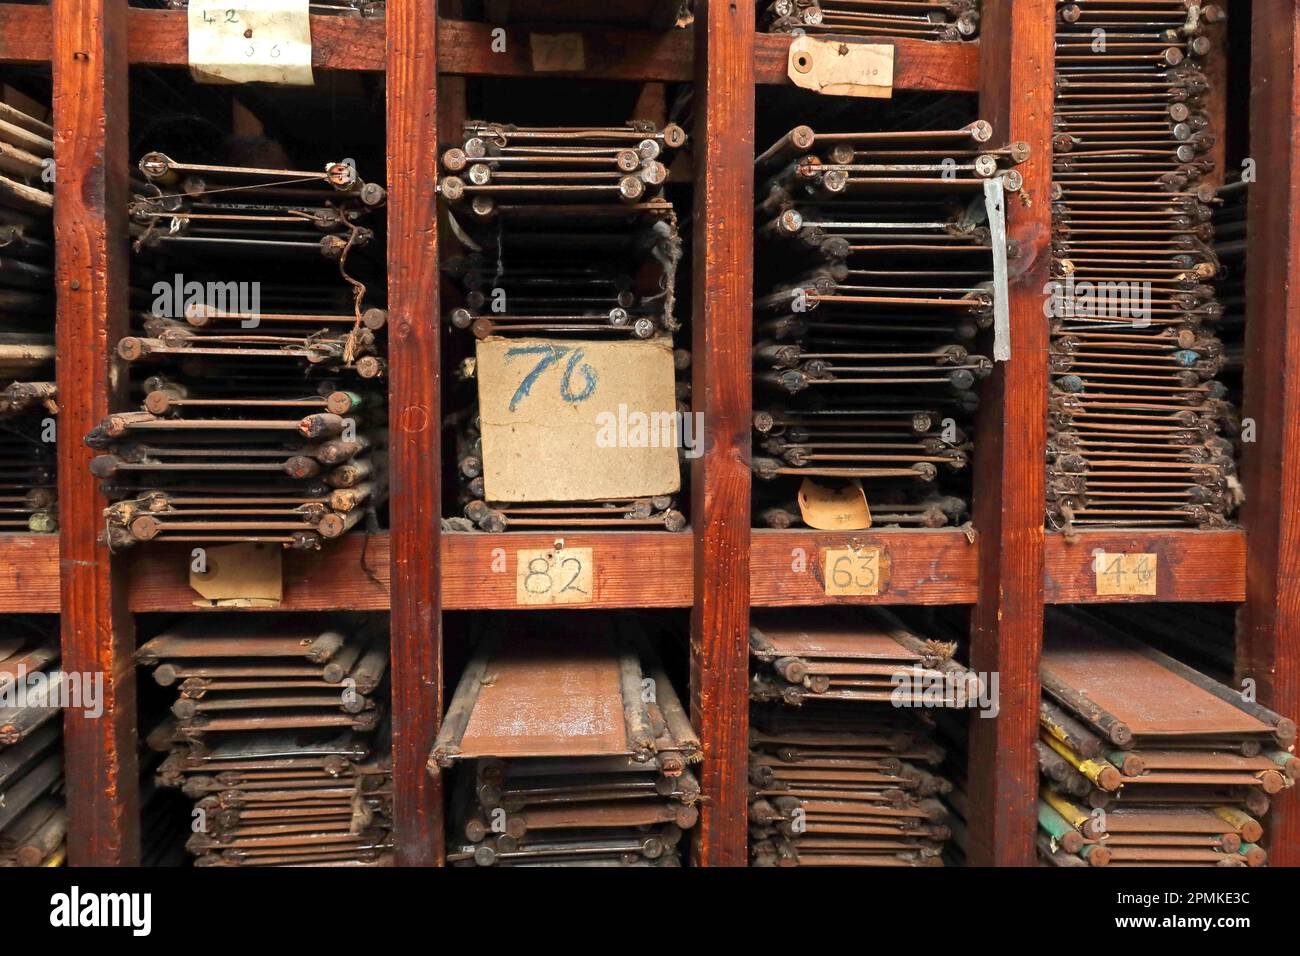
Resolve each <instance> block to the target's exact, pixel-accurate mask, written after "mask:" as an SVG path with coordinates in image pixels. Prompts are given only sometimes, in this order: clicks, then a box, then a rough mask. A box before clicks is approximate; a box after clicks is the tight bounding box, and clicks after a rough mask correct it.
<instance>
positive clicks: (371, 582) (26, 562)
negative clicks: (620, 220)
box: [0, 529, 1246, 614]
mask: <svg viewBox="0 0 1300 956" xmlns="http://www.w3.org/2000/svg"><path fill="white" fill-rule="evenodd" d="M561 537H562V538H564V540H565V545H566V547H590V548H592V549H593V551H594V552H595V554H594V558H595V562H596V578H595V584H596V587H597V589H598V590H597V591H596V593H595V600H594V601H593V602H592V604H591V605H589V606H590V607H690V605H691V601H692V590H693V589H692V586H691V578H692V574H693V569H692V557H691V539H690V536H689V535H688V534H685V533H682V534H665V533H663V532H659V531H599V532H588V533H583V534H576V535H575V534H572V533H569V534H557V533H554V532H537V533H526V534H525V533H518V534H517V533H513V532H512V533H510V534H505V535H488V534H475V533H468V532H455V533H448V534H445V535H443V540H442V553H443V561H444V570H443V583H442V591H443V606H444V607H446V608H447V609H449V610H472V609H477V608H512V607H515V606H516V605H515V590H514V588H515V560H516V558H515V553H516V552H517V551H520V550H523V549H538V548H547V547H550V546H551V545H552V544H553V543H554V542H555V540H556V539H557V538H561ZM751 540H752V544H751V552H750V602H751V603H752V604H753V605H754V606H755V607H783V606H796V607H803V606H813V605H820V604H970V603H972V602H974V600H975V595H976V588H977V586H978V574H979V569H978V563H977V558H978V549H977V547H976V545H974V544H971V543H970V542H969V541H968V540H967V538H966V536H965V535H964V534H963V533H962V532H960V531H957V530H955V529H939V530H935V531H863V532H859V533H852V534H835V533H830V532H823V531H802V530H800V531H769V530H756V531H754V532H753V534H752V538H751ZM850 547H879V548H881V549H883V553H884V555H885V557H886V563H887V566H888V572H887V574H886V577H885V579H884V581H883V582H882V587H881V591H880V594H879V595H876V596H863V597H827V596H826V591H825V584H824V581H823V580H822V567H821V565H822V557H821V555H822V551H823V550H824V549H826V548H850ZM1097 549H1101V550H1103V551H1105V552H1107V553H1110V554H1113V553H1122V552H1129V553H1134V552H1138V553H1146V554H1155V555H1156V556H1157V558H1156V593H1155V595H1143V596H1138V597H1129V598H1124V597H1110V596H1100V597H1099V596H1098V595H1097V593H1096V590H1097V588H1096V575H1095V573H1094V572H1093V569H1092V558H1093V552H1094V551H1096V550H1097ZM1046 551H1047V554H1046V580H1047V587H1046V591H1047V594H1046V597H1047V603H1049V604H1081V603H1090V602H1096V601H1124V600H1129V601H1135V600H1136V601H1177V602H1183V601H1225V602H1236V601H1243V600H1245V595H1246V536H1245V533H1244V532H1241V531H1235V530H1232V531H1193V530H1187V531H1183V530H1168V531H1148V532H1097V531H1089V532H1083V533H1081V534H1080V535H1079V537H1078V540H1077V541H1076V542H1075V543H1074V544H1068V543H1066V541H1065V538H1064V537H1063V536H1062V535H1059V534H1049V535H1047V542H1046ZM503 557H504V559H505V562H506V563H505V569H506V570H505V571H504V572H502V571H500V570H498V569H499V568H500V567H502V565H501V561H502V558H503ZM58 560H59V557H58V536H57V535H38V534H37V535H33V534H6V535H0V611H3V612H14V611H30V612H32V613H35V614H55V613H58V610H59V593H58V590H59V589H58ZM126 563H127V565H128V569H129V571H128V573H129V581H130V589H131V610H132V611H135V612H137V613H140V612H147V611H177V610H184V609H186V608H187V607H189V606H190V603H191V602H192V601H194V600H195V599H196V598H197V595H196V594H195V593H194V592H193V591H191V590H190V587H189V559H188V552H187V551H186V550H184V549H177V548H170V547H167V546H165V545H160V546H156V547H142V548H136V549H135V550H133V551H131V552H128V553H127V555H126ZM284 569H285V570H284V595H285V602H284V605H283V609H284V610H287V611H290V610H299V611H328V610H338V609H344V608H355V609H356V610H362V611H384V610H387V609H388V582H389V538H388V535H387V534H386V533H385V534H378V535H372V536H370V537H369V538H368V539H367V538H366V537H365V536H363V535H350V536H348V537H346V538H344V539H343V540H342V541H338V542H335V543H333V544H331V545H329V546H327V547H326V548H325V549H324V550H321V551H307V552H298V551H288V552H285V558H284ZM372 575H373V577H372Z"/></svg>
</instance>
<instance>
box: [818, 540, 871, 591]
mask: <svg viewBox="0 0 1300 956" xmlns="http://www.w3.org/2000/svg"><path fill="white" fill-rule="evenodd" d="M883 574H884V572H883V562H882V561H881V549H880V548H826V549H824V550H823V551H822V582H823V583H824V585H825V591H826V596H827V597H863V596H866V597H871V596H874V595H877V594H879V593H880V588H881V584H882V577H883Z"/></svg>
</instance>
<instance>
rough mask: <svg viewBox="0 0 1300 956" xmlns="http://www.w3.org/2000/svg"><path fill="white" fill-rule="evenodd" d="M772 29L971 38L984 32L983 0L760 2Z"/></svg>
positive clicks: (815, 33) (765, 23)
mask: <svg viewBox="0 0 1300 956" xmlns="http://www.w3.org/2000/svg"><path fill="white" fill-rule="evenodd" d="M759 19H760V23H761V24H762V25H763V26H764V27H765V28H766V29H767V30H768V32H769V33H796V34H808V35H809V36H831V37H903V38H909V39H914V40H966V39H970V38H973V37H974V36H975V35H976V34H977V33H979V24H980V5H979V0H770V2H768V3H766V4H762V3H760V4H759Z"/></svg>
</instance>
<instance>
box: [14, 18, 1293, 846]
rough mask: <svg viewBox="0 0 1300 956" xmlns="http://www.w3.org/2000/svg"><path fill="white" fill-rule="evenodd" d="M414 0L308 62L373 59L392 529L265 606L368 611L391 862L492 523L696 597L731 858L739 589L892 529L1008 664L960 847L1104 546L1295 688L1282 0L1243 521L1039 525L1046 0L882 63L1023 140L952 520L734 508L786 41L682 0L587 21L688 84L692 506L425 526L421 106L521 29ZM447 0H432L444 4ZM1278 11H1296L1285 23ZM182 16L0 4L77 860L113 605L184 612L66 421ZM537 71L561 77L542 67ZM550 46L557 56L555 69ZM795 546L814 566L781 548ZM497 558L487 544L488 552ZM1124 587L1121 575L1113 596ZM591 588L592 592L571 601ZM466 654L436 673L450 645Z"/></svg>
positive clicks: (1025, 771) (432, 204)
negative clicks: (45, 73)
mask: <svg viewBox="0 0 1300 956" xmlns="http://www.w3.org/2000/svg"><path fill="white" fill-rule="evenodd" d="M434 6H435V5H434V3H433V2H432V0H389V2H388V8H387V18H386V20H353V19H344V18H332V17H326V16H321V17H313V21H312V30H313V48H314V61H315V65H316V66H317V67H319V68H322V69H331V70H361V71H372V72H381V71H382V72H384V73H385V74H386V82H387V110H388V117H387V119H388V188H389V205H388V209H389V213H388V215H389V303H390V314H391V329H392V335H391V337H390V367H391V370H392V374H391V379H390V395H389V400H390V435H391V445H392V461H391V472H392V493H391V505H390V507H391V522H390V523H391V528H392V530H391V531H390V532H387V533H384V534H380V535H374V536H370V537H369V538H366V537H363V536H360V535H352V536H348V537H347V538H345V539H344V540H343V541H341V542H336V543H335V544H333V545H332V546H329V547H327V548H326V549H325V550H324V551H322V552H320V553H316V554H296V553H295V554H288V555H286V558H285V601H284V610H286V611H288V610H309V609H311V610H318V609H319V610H327V609H342V608H348V609H363V610H389V611H390V614H391V628H392V646H393V710H394V722H395V728H394V731H395V732H394V761H395V771H396V772H395V798H394V804H395V827H396V839H397V842H398V846H399V860H400V862H402V863H405V864H410V865H428V864H436V863H439V862H440V861H441V857H442V852H443V837H442V834H443V820H442V798H441V794H440V793H438V792H437V789H436V786H435V784H434V782H433V781H431V780H430V778H429V777H428V776H427V774H425V772H424V763H425V758H426V755H427V753H428V750H429V747H430V743H431V741H432V740H433V737H434V735H435V733H436V729H437V725H438V720H439V715H440V714H441V712H442V709H443V705H444V695H445V694H446V692H447V689H448V684H449V677H448V675H446V674H444V673H443V669H442V636H441V629H442V617H441V615H442V611H443V610H444V609H445V610H470V609H487V608H509V607H513V606H514V605H513V599H514V598H513V594H514V579H513V575H512V574H510V573H504V574H502V573H499V572H497V571H494V570H493V568H494V561H495V559H496V558H498V557H499V555H498V554H497V551H499V550H500V549H504V550H505V551H506V552H507V553H509V554H513V551H514V550H515V549H518V548H531V547H545V546H549V545H550V544H551V543H552V542H553V541H554V540H555V539H556V538H557V537H562V538H563V539H564V540H565V542H566V544H567V545H569V546H583V547H587V546H590V547H592V548H593V549H594V550H595V553H596V563H597V578H596V592H595V594H596V600H595V601H594V604H593V605H589V606H596V607H667V608H674V607H675V608H690V609H691V694H690V701H691V708H692V712H693V716H694V720H695V721H696V724H697V727H698V729H699V730H700V732H701V734H702V739H703V742H704V747H705V762H704V764H703V770H702V784H703V787H704V794H705V797H706V799H705V802H704V812H703V814H702V816H701V822H700V825H699V827H698V828H697V830H696V839H697V846H696V860H697V862H699V863H701V864H705V865H743V864H744V863H745V861H746V845H745V843H746V803H745V773H746V755H747V741H746V735H747V723H748V700H747V693H746V687H747V671H748V662H747V635H748V621H749V611H750V607H751V605H753V606H755V607H767V606H780V605H797V606H813V605H821V604H826V603H829V599H827V598H826V597H825V595H824V591H823V588H822V585H821V583H820V582H819V580H818V577H817V575H818V574H819V571H818V570H817V563H818V562H817V555H818V554H819V553H820V550H821V549H823V548H826V547H830V546H836V547H844V546H847V545H848V544H850V543H858V544H869V545H878V546H881V547H882V548H884V549H885V552H886V554H887V555H888V558H889V565H890V577H889V583H888V585H887V586H886V587H885V588H883V589H882V593H881V594H880V595H879V596H878V597H874V598H870V599H862V598H859V599H842V600H845V601H850V602H851V601H854V600H856V601H864V600H870V601H878V602H881V603H902V604H967V605H971V606H972V634H971V638H972V639H971V652H972V660H971V662H970V663H971V666H972V667H973V668H974V669H976V670H981V671H992V670H997V671H999V672H1000V675H1001V689H1002V700H1001V702H1000V703H1001V710H1000V714H999V716H998V717H997V718H996V719H994V720H977V721H972V726H973V735H972V750H971V765H970V771H969V776H968V794H969V796H970V800H971V802H972V805H973V806H976V807H980V808H982V809H981V811H980V812H979V813H974V814H972V819H971V820H970V851H969V855H970V859H971V862H972V863H976V864H997V865H1023V864H1029V863H1031V862H1032V861H1033V834H1034V800H1035V793H1036V790H1037V786H1038V784H1037V779H1038V770H1037V764H1036V761H1035V758H1034V751H1033V741H1034V739H1035V737H1036V722H1037V703H1038V680H1037V662H1038V655H1039V650H1040V647H1041V644H1042V631H1043V608H1044V605H1045V604H1051V603H1076V602H1085V601H1093V600H1098V598H1097V597H1096V595H1095V588H1094V582H1093V578H1092V571H1091V561H1092V553H1093V551H1094V550H1095V549H1098V548H1100V549H1103V550H1105V551H1108V552H1109V551H1144V552H1152V553H1155V554H1157V555H1158V556H1159V575H1158V581H1157V585H1158V586H1157V593H1156V594H1155V595H1154V596H1149V597H1145V598H1143V599H1142V600H1151V601H1225V602H1242V603H1243V605H1244V613H1243V617H1242V621H1243V624H1242V631H1241V633H1240V635H1239V637H1238V645H1239V668H1238V670H1239V673H1240V674H1241V675H1243V676H1252V677H1254V678H1255V679H1256V680H1257V682H1258V684H1259V687H1260V696H1261V700H1262V702H1264V703H1266V704H1268V705H1269V706H1271V707H1273V708H1274V709H1276V710H1279V711H1281V712H1283V713H1286V714H1288V715H1293V716H1294V715H1296V714H1297V713H1298V712H1300V644H1297V640H1296V635H1297V634H1300V573H1298V572H1300V287H1298V286H1297V284H1296V283H1295V282H1294V280H1293V279H1292V277H1293V276H1295V275H1296V274H1297V273H1300V154H1298V153H1297V152H1296V150H1295V148H1294V144H1295V143H1296V142H1300V128H1298V122H1300V121H1298V119H1297V116H1296V114H1295V113H1294V112H1293V108H1294V104H1295V103H1296V102H1298V101H1300V99H1298V97H1300V90H1297V68H1298V67H1300V12H1297V8H1296V6H1295V4H1294V3H1293V2H1292V0H1254V4H1253V10H1254V14H1253V15H1254V18H1255V20H1254V34H1253V44H1252V49H1253V63H1252V71H1253V73H1252V77H1253V79H1252V82H1253V95H1252V97H1251V102H1250V109H1251V111H1252V127H1253V131H1254V138H1253V140H1252V154H1253V157H1254V158H1255V160H1256V162H1257V166H1258V178H1259V181H1260V182H1262V183H1267V184H1268V189H1267V190H1262V189H1261V190H1258V191H1256V192H1254V193H1253V194H1252V200H1251V201H1252V208H1251V213H1250V233H1249V249H1250V263H1251V266H1250V271H1249V276H1250V283H1251V285H1250V298H1249V303H1248V310H1249V318H1248V324H1247V327H1248V330H1249V332H1248V335H1249V338H1248V342H1247V353H1248V354H1247V374H1246V380H1247V383H1248V384H1247V396H1246V408H1245V414H1246V415H1248V416H1251V417H1253V418H1255V420H1256V421H1257V423H1258V427H1259V430H1260V434H1259V440H1258V441H1257V442H1255V443H1253V444H1250V445H1248V446H1246V449H1245V452H1244V456H1243V474H1244V480H1245V484H1246V488H1247V493H1248V503H1247V505H1246V507H1245V509H1244V511H1243V512H1242V514H1241V521H1242V525H1243V529H1242V530H1230V531H1221V532H1199V531H1157V532H1150V533H1135V532H1128V533H1105V534H1102V533H1095V534H1092V533H1089V534H1081V535H1079V536H1078V538H1077V540H1074V541H1073V542H1070V543H1067V542H1066V541H1065V540H1064V539H1063V538H1062V536H1060V535H1058V534H1054V533H1050V532H1045V531H1044V528H1043V497H1044V477H1043V465H1042V463H1043V461H1044V458H1045V448H1046V429H1045V420H1046V406H1047V366H1046V351H1047V325H1046V321H1045V320H1044V317H1043V311H1042V300H1043V284H1044V282H1045V281H1046V278H1047V266H1048V259H1049V237H1050V231H1051V230H1050V203H1049V201H1048V199H1047V194H1048V188H1047V187H1048V183H1049V175H1050V156H1051V145H1050V142H1051V134H1052V120H1051V115H1052V86H1053V83H1052V80H1053V27H1052V18H1053V4H1051V3H1047V2H1044V0H984V5H983V19H982V24H981V37H982V38H981V39H980V41H979V42H978V43H962V44H933V43H926V42H919V41H884V42H893V45H894V47H895V56H896V62H895V87H896V88H897V89H900V90H905V89H916V90H960V91H971V92H974V93H977V94H978V96H979V102H980V115H981V116H983V117H984V118H986V119H988V120H990V121H991V122H992V123H993V124H994V126H995V128H996V129H997V133H996V134H995V135H996V136H997V137H998V138H1003V139H1017V140H1024V141H1027V142H1029V143H1030V144H1031V147H1032V150H1033V159H1032V160H1031V162H1030V163H1029V164H1027V165H1026V166H1025V167H1023V171H1024V173H1025V179H1026V182H1025V189H1024V192H1023V196H1024V197H1025V200H1026V201H1025V202H1024V203H1014V204H1012V208H1011V211H1010V214H1009V222H1008V226H1009V230H1010V235H1011V237H1012V238H1013V239H1015V240H1017V241H1018V243H1019V247H1020V255H1019V257H1018V258H1017V259H1015V260H1014V261H1013V264H1012V306H1011V308H1012V325H1013V343H1014V347H1013V354H1012V358H1011V361H1010V362H1007V363H1000V364H999V366H998V368H997V371H996V373H995V375H994V377H993V378H991V379H990V380H988V382H987V383H986V384H985V386H984V403H983V408H982V411H981V415H982V419H981V420H980V422H979V423H978V429H977V432H976V445H977V449H978V450H977V456H976V460H975V462H974V498H973V510H974V521H973V525H974V528H975V532H974V534H973V535H972V536H968V535H967V534H965V533H963V532H962V531H961V530H955V529H946V530H939V531H923V532H900V531H883V532H876V531H871V532H862V533H859V534H856V535H853V536H851V538H852V541H851V542H850V541H846V540H845V539H844V536H840V535H830V534H825V533H820V532H808V531H766V530H756V531H751V530H750V523H751V519H750V507H749V495H750V474H749V468H748V464H747V462H748V456H749V453H750V425H749V416H750V404H751V390H750V371H749V369H750V357H749V354H750V341H751V304H752V279H753V277H752V272H753V265H752V260H753V241H752V205H751V201H750V197H751V196H752V190H753V162H752V160H753V155H754V145H755V144H754V121H755V106H754V93H755V89H756V86H757V85H758V84H778V83H784V82H786V78H785V48H786V45H787V44H788V40H787V39H784V38H781V37H776V36H769V35H760V34H756V33H755V32H754V28H753V24H754V22H755V19H754V17H755V9H754V7H755V5H754V3H753V2H752V0H732V2H729V3H718V2H709V0H697V2H696V20H695V26H694V28H693V29H690V30H684V31H674V32H667V33H649V32H642V31H613V30H611V31H593V32H591V33H588V34H587V37H586V41H587V46H586V50H587V67H588V68H587V69H586V70H585V71H584V72H583V74H582V75H583V76H586V77H591V78H601V79H608V80H623V81H635V82H658V81H665V82H682V81H693V82H694V84H695V98H696V114H697V116H698V123H697V126H696V128H695V129H694V130H693V131H690V132H692V133H693V149H692V153H693V156H694V161H695V209H694V217H693V226H692V228H693V229H694V254H695V262H694V269H693V281H694V289H693V297H692V309H691V312H690V321H691V323H692V329H693V343H692V345H693V353H694V355H695V357H696V361H695V363H694V365H693V372H692V374H693V376H694V381H693V386H694V387H693V394H694V395H695V411H702V412H703V413H704V415H705V421H706V422H707V424H708V430H707V433H706V438H707V447H706V452H705V454H704V455H703V457H701V458H699V459H697V460H696V461H694V462H693V464H692V468H693V471H692V492H693V500H692V502H691V508H690V512H689V514H690V519H691V523H692V527H691V529H690V530H688V531H687V532H684V533H681V534H668V533H663V532H653V533H646V532H596V533H592V532H581V533H563V534H552V533H538V534H515V533H510V534H507V535H483V534H469V533H443V532H442V531H441V528H440V514H439V510H440V502H441V489H440V476H441V468H440V451H441V447H440V435H439V428H438V423H439V422H440V420H441V408H440V382H439V372H438V370H439V328H438V322H439V318H438V317H439V315H440V310H439V306H438V293H439V288H438V271H437V265H438V249H439V240H440V236H439V234H438V233H439V229H438V217H437V214H436V207H437V203H436V196H435V192H434V183H435V175H434V170H435V169H436V164H437V156H438V153H439V147H438V137H439V131H441V134H442V135H443V136H444V137H445V136H446V135H447V132H448V130H449V129H453V128H454V127H455V120H456V116H457V114H456V111H457V110H458V109H462V108H463V107H461V106H459V105H458V98H457V96H458V90H459V88H458V87H457V85H456V84H457V82H458V80H457V78H458V77H464V76H484V77H493V76H503V77H529V76H532V75H533V71H532V65H531V60H530V58H529V56H528V46H527V37H526V34H525V33H523V32H520V31H517V30H511V31H510V32H509V36H508V42H507V49H508V50H509V51H510V52H509V53H504V54H494V53H491V52H490V48H489V33H488V31H489V28H488V27H487V26H485V25H483V24H478V23H469V22H461V21H456V20H447V19H439V18H438V17H437V16H436V15H435V13H434ZM444 7H446V5H445V4H444ZM1279 24H1291V25H1292V29H1291V30H1290V31H1287V30H1279V29H1278V25H1279ZM186 49H187V47H186V19H185V14H184V13H178V12H169V11H155V10H135V9H128V7H127V4H126V0H52V3H51V5H50V6H48V7H46V6H31V5H9V4H3V3H0V62H10V63H26V64H41V63H48V64H50V66H51V68H52V72H53V77H54V90H55V102H54V108H55V113H54V122H55V125H56V157H57V160H58V171H59V176H58V182H57V187H56V206H55V208H56V227H57V245H58V248H57V291H58V349H59V358H58V378H59V390H60V405H61V408H62V411H61V417H60V423H59V427H60V434H61V437H62V439H63V440H62V441H61V442H60V452H59V466H60V474H59V501H60V511H61V524H62V530H61V532H60V534H59V535H58V536H57V538H56V537H54V536H48V537H41V536H29V535H12V536H0V611H10V612H16V611H24V612H33V611H37V612H60V613H61V614H62V633H63V655H64V667H66V668H68V669H73V670H92V671H93V670H102V671H104V672H105V673H106V675H107V680H106V695H105V696H106V700H105V706H106V709H105V713H104V716H103V718H101V719H99V720H95V721H91V720H86V719H84V718H82V717H80V716H76V715H70V716H69V717H68V718H67V721H66V753H67V762H68V767H67V779H68V803H69V812H70V817H71V830H70V836H69V846H70V852H71V861H72V862H73V863H74V864H82V865H87V864H99V865H112V864H129V863H133V862H134V861H136V860H137V859H138V853H139V850H138V842H139V819H138V818H139V813H138V801H139V794H138V774H137V768H136V741H137V727H136V715H135V703H134V701H135V667H134V665H133V663H132V659H131V652H132V650H133V647H134V643H135V640H134V630H133V614H136V613H146V612H180V611H188V610H192V601H193V600H194V598H195V595H194V593H193V592H192V591H191V590H190V589H189V587H188V585H187V581H186V564H185V562H184V561H183V560H182V558H183V555H181V554H179V553H172V552H169V550H168V549H166V548H148V549H145V548H141V549H136V551H135V552H134V553H130V554H127V555H122V556H118V557H112V558H110V556H109V554H108V552H107V551H106V550H105V549H104V548H103V547H102V546H100V545H99V544H97V542H96V535H97V533H98V532H99V530H100V528H101V525H102V520H101V517H100V511H101V508H102V501H101V500H100V497H99V494H98V492H97V489H96V487H95V482H94V480H93V479H92V478H91V476H90V473H89V471H88V470H87V467H86V464H87V462H88V460H89V457H90V451H89V449H87V448H86V447H85V446H84V445H82V443H81V442H80V440H79V439H80V436H81V435H83V434H84V433H85V432H86V431H88V430H89V429H90V427H91V426H92V425H93V424H94V423H95V422H96V421H97V420H98V419H99V418H100V417H101V415H102V414H103V413H104V412H105V411H106V410H107V409H108V408H109V407H110V405H111V404H112V402H113V396H112V394H111V391H110V390H111V388H112V387H113V382H114V381H115V379H114V377H113V376H112V375H111V363H112V361H113V359H112V358H111V350H110V349H109V347H108V343H110V342H112V341H114V340H115V338H116V335H117V333H118V330H119V329H120V328H121V326H122V325H123V324H124V323H125V321H126V308H125V293H126V288H127V281H128V279H127V268H128V267H127V256H126V248H125V242H124V241H123V239H122V237H123V236H124V235H125V231H126V230H125V208H126V203H125V198H126V192H127V175H128V166H127V162H128V157H127V148H126V140H125V131H126V127H127V116H126V107H127V101H126V97H127V74H128V68H129V66H130V65H131V64H146V65H157V66H163V65H166V66H184V65H185V63H186ZM553 75H554V74H553ZM560 75H563V74H560ZM798 551H802V552H803V553H804V554H805V555H806V558H807V560H806V564H805V565H803V566H798V565H797V563H795V562H792V556H793V555H795V554H796V552H798ZM498 566H499V565H498ZM1130 600H1131V599H1130ZM579 613H580V612H579ZM453 678H454V675H453ZM1269 829H1270V832H1271V833H1272V834H1273V840H1274V845H1273V847H1272V848H1271V850H1270V853H1271V860H1272V862H1273V863H1274V864H1275V865H1294V864H1296V863H1300V808H1297V806H1296V801H1294V800H1289V801H1278V804H1277V807H1276V808H1275V810H1274V819H1273V822H1272V823H1271V824H1270V827H1269Z"/></svg>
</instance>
